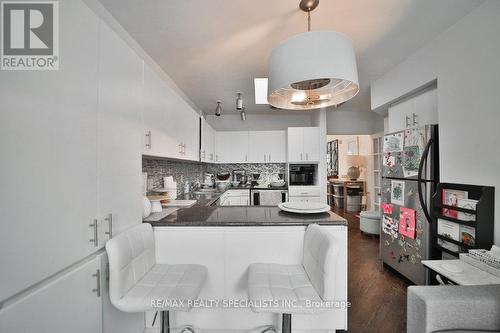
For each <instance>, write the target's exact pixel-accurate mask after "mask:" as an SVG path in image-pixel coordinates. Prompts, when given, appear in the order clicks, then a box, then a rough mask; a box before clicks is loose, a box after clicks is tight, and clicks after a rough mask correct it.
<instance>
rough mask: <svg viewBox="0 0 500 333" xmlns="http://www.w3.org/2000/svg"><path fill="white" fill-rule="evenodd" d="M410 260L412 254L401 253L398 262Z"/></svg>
mask: <svg viewBox="0 0 500 333" xmlns="http://www.w3.org/2000/svg"><path fill="white" fill-rule="evenodd" d="M408 261H410V255H409V254H400V255H399V259H398V263H402V262H408Z"/></svg>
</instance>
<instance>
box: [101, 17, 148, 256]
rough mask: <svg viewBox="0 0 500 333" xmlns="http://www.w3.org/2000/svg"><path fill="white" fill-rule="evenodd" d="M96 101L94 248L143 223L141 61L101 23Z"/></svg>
mask: <svg viewBox="0 0 500 333" xmlns="http://www.w3.org/2000/svg"><path fill="white" fill-rule="evenodd" d="M99 53H100V58H99V85H98V86H99V94H98V95H99V100H98V121H97V124H98V125H97V127H98V131H97V134H98V146H97V148H98V171H99V177H98V180H99V191H98V195H99V196H98V219H99V226H100V228H99V231H100V232H99V236H98V240H99V242H98V247H102V246H103V245H104V244H105V241H106V240H107V239H109V237H110V236H111V233H120V232H121V231H123V230H125V229H127V228H129V227H131V226H132V225H134V224H137V223H140V222H141V219H142V204H141V202H142V198H141V197H142V194H141V191H140V190H139V189H140V188H141V186H142V176H141V171H142V159H141V152H142V133H143V126H142V112H141V111H142V71H143V62H142V60H141V59H140V58H139V57H138V56H137V55H136V53H135V52H134V51H133V50H132V49H131V48H130V47H128V45H127V44H126V43H125V42H123V41H122V40H121V39H120V38H119V37H118V36H117V35H116V34H115V33H114V32H113V31H112V30H111V29H110V28H108V27H107V26H106V25H105V24H104V23H102V24H101V28H100V46H99Z"/></svg>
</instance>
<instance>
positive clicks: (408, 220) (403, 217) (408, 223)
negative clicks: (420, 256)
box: [399, 207, 415, 239]
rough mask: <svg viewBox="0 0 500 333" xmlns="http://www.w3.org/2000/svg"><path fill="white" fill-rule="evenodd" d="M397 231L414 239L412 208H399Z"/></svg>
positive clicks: (413, 214) (413, 212)
mask: <svg viewBox="0 0 500 333" xmlns="http://www.w3.org/2000/svg"><path fill="white" fill-rule="evenodd" d="M399 233H400V234H401V235H403V236H405V237H408V238H411V239H415V211H414V210H413V209H410V208H405V207H401V208H400V209H399Z"/></svg>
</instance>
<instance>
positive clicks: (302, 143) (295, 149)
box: [287, 127, 320, 163]
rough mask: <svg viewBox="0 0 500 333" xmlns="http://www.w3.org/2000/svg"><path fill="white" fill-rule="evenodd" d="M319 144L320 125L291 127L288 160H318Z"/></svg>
mask: <svg viewBox="0 0 500 333" xmlns="http://www.w3.org/2000/svg"><path fill="white" fill-rule="evenodd" d="M319 144H320V140H319V127H289V128H288V143H287V145H288V149H287V151H288V162H290V163H304V162H318V161H319Z"/></svg>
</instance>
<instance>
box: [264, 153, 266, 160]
mask: <svg viewBox="0 0 500 333" xmlns="http://www.w3.org/2000/svg"><path fill="white" fill-rule="evenodd" d="M265 161H266V154H264V162H265Z"/></svg>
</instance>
